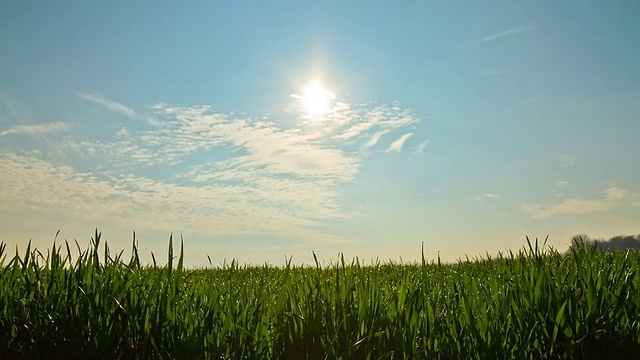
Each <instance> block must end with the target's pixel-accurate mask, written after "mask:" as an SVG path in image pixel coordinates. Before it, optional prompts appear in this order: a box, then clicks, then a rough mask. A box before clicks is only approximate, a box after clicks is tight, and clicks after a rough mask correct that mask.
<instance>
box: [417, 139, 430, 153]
mask: <svg viewBox="0 0 640 360" xmlns="http://www.w3.org/2000/svg"><path fill="white" fill-rule="evenodd" d="M427 145H429V140H425V141H423V142H421V143H420V144H418V146H416V147H415V148H414V152H416V153H421V152H423V151H424V149H426V148H427Z"/></svg>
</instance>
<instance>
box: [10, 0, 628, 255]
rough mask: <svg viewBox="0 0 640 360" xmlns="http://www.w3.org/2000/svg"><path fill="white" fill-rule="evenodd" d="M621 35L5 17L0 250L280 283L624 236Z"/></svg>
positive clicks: (337, 4) (109, 10)
mask: <svg viewBox="0 0 640 360" xmlns="http://www.w3.org/2000/svg"><path fill="white" fill-rule="evenodd" d="M638 14H640V3H638V2H637V1H619V2H615V3H607V2H594V1H573V2H513V1H504V2H502V1H484V2H473V1H467V2H443V1H416V0H404V1H384V2H383V1H369V2H365V1H359V0H352V1H351V0H350V1H316V2H312V3H309V2H302V1H255V2H238V1H199V2H196V1H192V2H180V3H179V2H168V1H167V2H164V1H136V2H124V1H112V2H102V3H94V2H76V1H57V2H50V3H46V4H43V3H38V2H35V1H33V2H31V1H12V0H9V1H3V2H2V3H1V4H0V54H1V56H0V227H1V228H2V234H0V240H1V241H4V242H5V243H7V244H8V245H9V246H10V247H13V246H15V245H18V246H19V247H24V246H25V245H26V243H27V242H28V240H29V239H32V240H33V242H34V244H35V245H36V246H38V247H39V248H46V247H48V246H50V245H51V243H52V242H53V238H54V235H55V233H56V231H57V230H61V233H60V239H61V240H63V239H69V240H72V239H77V240H78V241H79V242H80V243H81V244H84V243H86V242H87V241H88V238H89V237H90V236H91V235H92V233H93V229H94V228H96V227H98V228H99V230H101V231H102V232H103V235H104V237H105V238H106V239H107V240H108V242H109V244H110V246H111V247H112V248H113V249H122V248H127V249H128V248H129V247H130V243H131V233H132V231H133V230H135V231H136V237H137V240H138V241H139V247H140V248H141V250H142V252H143V253H145V254H148V253H149V252H151V251H153V252H154V253H161V254H164V252H165V251H166V245H167V242H168V237H169V235H170V234H171V233H174V234H176V235H178V236H179V234H182V235H183V237H184V239H185V249H186V256H187V258H186V260H187V262H188V263H189V264H191V265H202V264H205V263H206V262H207V260H206V257H207V255H209V256H210V257H211V259H212V260H213V261H214V262H216V263H218V262H221V261H223V259H225V258H226V259H231V258H236V259H238V260H239V261H241V262H251V263H263V262H269V263H272V264H275V265H281V264H282V263H284V256H285V255H286V256H293V260H294V262H310V261H312V253H311V252H312V251H315V252H316V254H318V256H319V257H321V258H323V259H328V260H331V259H335V257H336V255H337V254H338V253H339V252H342V253H344V255H345V257H347V258H351V257H354V256H358V257H359V258H361V259H365V260H368V259H374V258H380V259H383V260H386V259H393V260H399V259H400V258H402V259H404V260H405V261H412V260H416V259H419V257H420V245H421V243H422V242H424V243H425V250H426V256H427V258H428V259H433V258H434V257H435V256H437V254H438V253H439V254H440V256H441V258H442V259H443V260H449V261H455V260H456V259H458V258H464V256H465V255H469V256H470V257H473V256H477V255H484V254H485V253H486V252H488V253H490V254H495V253H496V252H497V251H504V250H507V249H519V248H521V247H522V246H523V245H525V235H528V236H529V237H530V238H536V237H538V238H544V237H545V236H546V235H547V234H548V235H549V243H550V244H551V245H553V246H555V247H557V248H559V249H563V250H564V249H565V248H566V244H568V243H569V241H570V238H571V236H573V235H576V234H588V235H590V236H591V237H596V238H609V237H611V236H615V235H622V234H637V233H640V228H639V227H638V226H639V224H640V221H639V220H640V182H638V179H639V178H640V166H638V157H639V155H640V142H639V141H638V135H640V85H639V84H640V67H639V66H638V64H640V41H638V40H639V39H640V24H639V23H638V21H637V15H638Z"/></svg>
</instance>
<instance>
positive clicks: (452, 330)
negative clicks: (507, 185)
mask: <svg viewBox="0 0 640 360" xmlns="http://www.w3.org/2000/svg"><path fill="white" fill-rule="evenodd" d="M101 240H102V239H101V236H100V233H98V232H97V231H96V233H95V235H94V237H93V238H92V239H91V246H90V249H89V250H86V251H81V250H80V246H78V244H77V243H76V247H77V249H78V256H77V257H76V258H75V260H73V256H72V251H71V249H70V246H69V244H68V243H66V242H65V247H64V250H63V249H62V247H60V246H57V245H56V244H55V243H54V244H53V246H52V248H51V249H50V250H48V251H47V253H46V255H43V254H42V253H41V252H39V251H38V250H36V249H32V248H31V244H29V245H28V246H27V249H26V252H25V253H24V255H22V256H21V255H20V254H19V253H18V251H17V249H16V254H15V255H14V256H13V258H11V259H10V260H8V257H7V253H6V246H5V245H4V244H0V358H2V359H5V358H9V359H12V358H18V359H19V358H24V359H39V358H46V359H51V358H93V359H173V358H175V359H199V358H202V359H463V358H484V359H545V358H546V359H558V358H584V359H598V358H603V359H604V358H633V356H635V358H640V357H639V356H638V355H637V354H640V291H638V290H639V282H640V278H639V277H638V275H637V273H638V266H639V261H640V256H639V254H638V253H637V252H629V251H628V252H611V253H602V252H600V251H598V250H597V249H595V248H594V247H589V246H578V247H576V248H574V249H573V250H572V253H571V254H569V255H567V256H564V255H561V254H559V253H558V252H557V251H555V250H553V249H550V248H548V249H547V248H544V246H543V249H541V248H540V247H539V246H538V243H537V240H536V242H535V244H531V242H529V241H528V239H527V243H528V248H525V249H524V250H522V251H521V252H519V253H518V254H514V253H512V252H509V254H508V255H503V254H499V255H498V256H497V257H496V258H491V257H489V256H488V257H487V259H481V260H475V261H469V260H467V261H461V262H458V263H457V264H450V265H446V264H440V262H439V261H438V263H435V264H429V263H427V262H426V261H424V257H423V260H422V262H421V263H420V264H409V265H406V264H394V263H391V264H381V263H379V262H378V263H374V264H372V265H368V266H365V265H363V264H361V263H360V262H359V260H358V259H354V260H353V261H352V262H351V263H349V264H346V263H345V261H344V258H342V257H340V258H339V259H338V261H337V262H336V263H335V264H330V265H328V266H324V267H323V266H321V265H320V263H319V262H318V261H317V259H316V265H315V266H314V267H307V266H303V267H300V266H295V265H291V261H290V259H289V261H287V263H286V264H285V266H284V267H283V268H275V267H270V266H267V265H265V266H262V267H252V266H239V265H238V264H237V263H236V262H235V261H232V262H231V263H230V264H224V265H222V266H220V267H217V268H212V269H185V268H184V267H183V249H182V241H181V244H180V254H179V255H178V256H177V257H175V256H174V253H173V238H170V240H169V250H168V259H167V264H166V265H164V266H159V265H157V263H156V262H155V257H154V264H153V266H143V265H141V263H140V259H139V257H138V247H137V244H136V241H135V234H134V241H133V247H132V254H131V258H130V259H129V260H128V261H125V260H123V258H122V254H123V253H122V252H120V253H119V254H117V255H116V256H114V257H112V256H111V254H110V252H109V248H108V245H107V243H106V241H105V242H104V243H102V241H101ZM101 243H102V249H103V251H102V252H100V251H99V247H100V246H101ZM314 258H315V254H314ZM176 259H177V264H176V265H175V266H174V260H176Z"/></svg>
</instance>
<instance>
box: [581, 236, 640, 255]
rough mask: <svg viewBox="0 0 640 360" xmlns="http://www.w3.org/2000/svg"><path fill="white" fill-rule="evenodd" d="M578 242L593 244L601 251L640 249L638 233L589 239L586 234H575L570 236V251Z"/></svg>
mask: <svg viewBox="0 0 640 360" xmlns="http://www.w3.org/2000/svg"><path fill="white" fill-rule="evenodd" d="M580 244H585V245H590V246H595V247H597V248H598V249H600V250H602V251H607V252H608V251H625V250H636V251H639V250H640V234H638V235H618V236H614V237H612V238H611V239H609V240H598V239H593V240H592V239H590V238H589V237H588V236H587V235H576V236H574V237H573V238H571V245H569V250H568V252H570V251H571V250H572V249H574V248H576V246H578V245H580Z"/></svg>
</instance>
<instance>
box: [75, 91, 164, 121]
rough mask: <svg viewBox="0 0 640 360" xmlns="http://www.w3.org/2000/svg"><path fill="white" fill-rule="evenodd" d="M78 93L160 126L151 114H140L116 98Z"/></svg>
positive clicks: (125, 114) (121, 112) (109, 107)
mask: <svg viewBox="0 0 640 360" xmlns="http://www.w3.org/2000/svg"><path fill="white" fill-rule="evenodd" d="M76 94H77V95H78V96H79V97H80V98H81V99H83V100H86V101H89V102H92V103H94V104H98V105H102V106H104V107H105V108H107V109H109V110H111V111H115V112H117V113H119V114H122V115H124V116H126V117H129V118H139V119H142V120H144V121H146V122H147V123H149V124H151V125H154V126H158V125H159V122H158V121H157V120H156V119H154V118H152V117H150V116H141V115H139V114H138V113H137V112H136V111H135V110H133V109H131V108H129V107H127V106H125V105H123V104H121V103H119V102H116V101H114V100H111V99H109V98H107V97H105V96H103V95H101V94H89V93H84V92H80V91H78V92H76Z"/></svg>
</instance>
